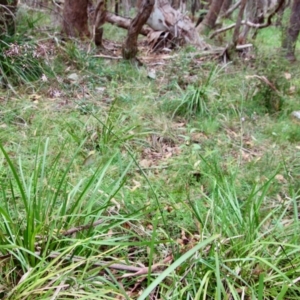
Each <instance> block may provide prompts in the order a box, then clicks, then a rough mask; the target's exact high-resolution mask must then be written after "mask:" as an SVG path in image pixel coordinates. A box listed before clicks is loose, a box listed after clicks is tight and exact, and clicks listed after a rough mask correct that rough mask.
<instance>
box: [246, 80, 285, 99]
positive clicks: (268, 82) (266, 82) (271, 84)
mask: <svg viewBox="0 0 300 300" xmlns="http://www.w3.org/2000/svg"><path fill="white" fill-rule="evenodd" d="M248 78H257V79H259V80H261V81H262V82H264V83H265V84H267V85H268V86H269V87H270V88H271V89H272V90H273V91H275V92H276V93H278V94H279V95H280V92H279V91H278V90H277V88H276V86H275V85H274V84H273V83H272V82H270V81H269V80H268V78H267V77H266V76H259V75H249V76H246V79H248Z"/></svg>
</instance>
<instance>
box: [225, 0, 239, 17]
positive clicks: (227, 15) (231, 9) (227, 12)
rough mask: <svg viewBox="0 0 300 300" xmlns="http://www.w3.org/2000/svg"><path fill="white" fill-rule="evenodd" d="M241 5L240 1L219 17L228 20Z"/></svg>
mask: <svg viewBox="0 0 300 300" xmlns="http://www.w3.org/2000/svg"><path fill="white" fill-rule="evenodd" d="M240 4H241V0H239V1H237V2H236V3H235V4H234V5H232V6H231V7H230V8H229V9H228V10H227V11H226V12H224V13H223V14H221V15H220V18H228V17H229V16H230V15H231V14H232V13H233V12H234V11H235V10H236V9H237V8H238V7H239V6H240Z"/></svg>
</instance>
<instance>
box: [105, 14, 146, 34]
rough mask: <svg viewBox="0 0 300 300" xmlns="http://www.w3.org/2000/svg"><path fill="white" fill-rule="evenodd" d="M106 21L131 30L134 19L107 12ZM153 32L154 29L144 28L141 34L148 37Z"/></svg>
mask: <svg viewBox="0 0 300 300" xmlns="http://www.w3.org/2000/svg"><path fill="white" fill-rule="evenodd" d="M105 21H106V22H108V23H110V24H113V25H116V26H118V27H120V28H123V29H129V27H130V23H131V21H132V19H129V18H124V17H120V16H116V15H114V14H113V13H110V12H106V14H105ZM151 31H152V29H150V28H146V27H142V28H141V30H140V32H139V34H142V35H145V36H147V35H148V33H150V32H151Z"/></svg>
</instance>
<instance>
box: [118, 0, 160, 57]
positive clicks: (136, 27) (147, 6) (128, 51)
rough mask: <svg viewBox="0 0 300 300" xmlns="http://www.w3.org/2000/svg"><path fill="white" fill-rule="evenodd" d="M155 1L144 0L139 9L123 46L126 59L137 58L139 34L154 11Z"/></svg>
mask: <svg viewBox="0 0 300 300" xmlns="http://www.w3.org/2000/svg"><path fill="white" fill-rule="evenodd" d="M154 2H155V0H144V1H143V5H142V7H141V8H140V9H139V11H138V14H137V15H136V17H135V18H134V19H133V20H132V21H131V23H130V27H129V30H128V35H127V38H126V40H125V43H124V45H123V48H122V55H123V58H124V59H132V58H135V56H136V54H137V52H138V47H137V39H138V35H139V33H140V31H141V29H142V27H143V25H144V24H145V23H146V22H147V20H148V18H149V16H150V14H151V12H152V9H153V7H154Z"/></svg>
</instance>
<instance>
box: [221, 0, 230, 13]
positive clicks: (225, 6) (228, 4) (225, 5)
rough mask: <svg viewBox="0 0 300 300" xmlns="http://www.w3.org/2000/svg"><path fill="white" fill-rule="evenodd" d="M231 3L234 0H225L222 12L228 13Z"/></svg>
mask: <svg viewBox="0 0 300 300" xmlns="http://www.w3.org/2000/svg"><path fill="white" fill-rule="evenodd" d="M231 5H232V0H224V2H223V5H222V8H221V14H224V13H226V12H227V10H228V9H229V8H230V6H231Z"/></svg>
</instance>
